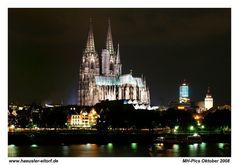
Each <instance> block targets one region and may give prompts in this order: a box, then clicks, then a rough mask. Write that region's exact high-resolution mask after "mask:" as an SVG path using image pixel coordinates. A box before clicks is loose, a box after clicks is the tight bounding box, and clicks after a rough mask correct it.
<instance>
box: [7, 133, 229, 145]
mask: <svg viewBox="0 0 239 165" xmlns="http://www.w3.org/2000/svg"><path fill="white" fill-rule="evenodd" d="M165 135H166V134H158V133H151V132H147V133H121V132H114V133H99V132H77V131H67V132H66V131H40V132H37V131H31V132H29V131H28V132H9V133H8V144H9V145H10V144H15V145H28V144H47V145H51V144H52V145H55V144H84V143H95V144H105V143H152V141H153V139H155V138H156V137H158V136H165ZM201 137H202V141H203V142H214V143H231V134H215V133H210V134H209V133H208V134H201Z"/></svg>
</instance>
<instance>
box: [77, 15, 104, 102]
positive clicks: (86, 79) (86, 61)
mask: <svg viewBox="0 0 239 165" xmlns="http://www.w3.org/2000/svg"><path fill="white" fill-rule="evenodd" d="M99 74H100V66H99V57H98V54H97V52H96V50H95V42H94V35H93V27H92V20H91V19H90V25H89V33H88V38H87V43H86V48H85V50H84V52H83V55H82V62H81V66H80V83H79V84H80V87H79V98H78V104H80V105H92V104H93V103H91V102H92V101H91V100H92V98H93V97H95V92H96V89H94V88H93V86H94V83H95V82H94V77H95V76H97V75H99Z"/></svg>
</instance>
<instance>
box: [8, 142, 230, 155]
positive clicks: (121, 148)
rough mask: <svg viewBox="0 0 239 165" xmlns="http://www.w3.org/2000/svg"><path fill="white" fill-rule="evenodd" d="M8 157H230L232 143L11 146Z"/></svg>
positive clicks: (9, 146)
mask: <svg viewBox="0 0 239 165" xmlns="http://www.w3.org/2000/svg"><path fill="white" fill-rule="evenodd" d="M8 156H9V157H129V156H130V157H148V156H153V157H210V156H211V157H219V156H220V157H221V156H224V157H228V156H231V145H230V144H229V143H201V144H163V143H157V144H152V145H147V144H140V143H129V144H114V143H107V144H104V145H100V144H90V143H87V144H73V145H45V146H44V145H42V146H41V145H35V144H33V145H21V146H16V145H13V144H12V145H8Z"/></svg>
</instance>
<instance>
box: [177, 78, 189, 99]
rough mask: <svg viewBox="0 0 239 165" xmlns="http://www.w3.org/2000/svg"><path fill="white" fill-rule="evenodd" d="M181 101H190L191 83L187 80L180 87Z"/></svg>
mask: <svg viewBox="0 0 239 165" xmlns="http://www.w3.org/2000/svg"><path fill="white" fill-rule="evenodd" d="M179 103H190V98H189V85H188V83H187V82H186V80H183V83H182V84H181V85H180V87H179Z"/></svg>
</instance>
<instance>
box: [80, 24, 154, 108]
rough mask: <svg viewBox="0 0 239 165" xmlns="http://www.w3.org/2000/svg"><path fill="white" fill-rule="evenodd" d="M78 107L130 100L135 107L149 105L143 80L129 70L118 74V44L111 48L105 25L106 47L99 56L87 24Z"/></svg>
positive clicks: (109, 27) (120, 70) (120, 71)
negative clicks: (109, 101)
mask: <svg viewBox="0 0 239 165" xmlns="http://www.w3.org/2000/svg"><path fill="white" fill-rule="evenodd" d="M78 96H79V97H78V104H79V105H81V106H93V105H95V104H96V103H98V102H100V101H103V100H134V101H137V102H138V103H139V104H145V105H148V104H150V93H149V88H148V87H147V85H146V80H145V78H143V76H141V77H134V76H133V74H132V71H130V73H129V74H122V64H121V61H120V51H119V44H118V47H117V51H115V49H114V44H113V38H112V34H111V24H110V21H109V22H108V32H107V37H106V47H105V48H104V49H102V52H101V55H100V56H99V55H98V53H97V51H96V49H95V43H94V35H93V28H92V21H90V26H89V33H88V39H87V43H86V48H85V50H84V52H83V56H82V61H81V65H80V79H79V91H78Z"/></svg>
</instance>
